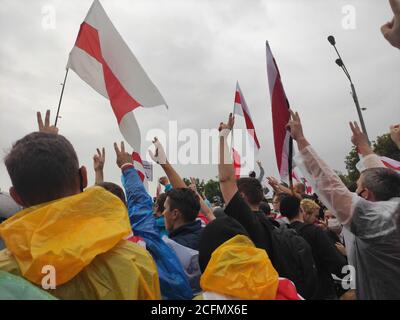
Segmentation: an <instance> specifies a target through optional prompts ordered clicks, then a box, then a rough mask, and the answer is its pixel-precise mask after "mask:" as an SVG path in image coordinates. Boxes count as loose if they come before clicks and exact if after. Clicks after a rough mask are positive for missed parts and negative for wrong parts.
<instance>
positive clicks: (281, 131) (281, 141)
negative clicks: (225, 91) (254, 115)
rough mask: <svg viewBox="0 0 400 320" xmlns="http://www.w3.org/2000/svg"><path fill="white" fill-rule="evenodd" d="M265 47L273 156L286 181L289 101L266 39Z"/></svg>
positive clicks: (290, 151) (289, 143)
mask: <svg viewBox="0 0 400 320" xmlns="http://www.w3.org/2000/svg"><path fill="white" fill-rule="evenodd" d="M266 47H267V73H268V84H269V93H270V96H271V106H272V124H273V130H274V145H275V156H276V162H277V164H278V171H279V175H280V176H281V180H282V181H285V182H288V180H290V179H291V173H290V171H291V170H292V169H291V165H292V157H293V148H292V139H291V137H290V132H289V131H287V130H286V125H287V123H288V122H289V118H290V113H289V102H288V100H287V98H286V94H285V90H284V89H283V85H282V81H281V76H280V73H279V69H278V65H277V64H276V61H275V58H274V56H273V55H272V51H271V48H270V46H269V43H268V41H267V42H266Z"/></svg>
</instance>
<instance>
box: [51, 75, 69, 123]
mask: <svg viewBox="0 0 400 320" xmlns="http://www.w3.org/2000/svg"><path fill="white" fill-rule="evenodd" d="M68 70H69V68H67V70H66V72H65V77H64V82H63V86H62V89H61V95H60V101H59V102H58V108H57V115H56V120H55V123H54V126H55V127H57V120H58V114H59V113H60V107H61V101H62V97H63V95H64V88H65V83H66V82H67V76H68Z"/></svg>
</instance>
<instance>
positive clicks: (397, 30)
mask: <svg viewBox="0 0 400 320" xmlns="http://www.w3.org/2000/svg"><path fill="white" fill-rule="evenodd" d="M389 3H390V6H391V7H392V11H393V14H394V17H393V19H392V21H390V22H387V23H385V24H384V25H383V26H382V27H381V32H382V34H383V36H384V37H385V39H386V40H387V41H389V43H390V44H391V45H392V46H393V47H396V48H399V49H400V0H389Z"/></svg>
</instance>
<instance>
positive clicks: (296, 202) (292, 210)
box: [280, 195, 300, 220]
mask: <svg viewBox="0 0 400 320" xmlns="http://www.w3.org/2000/svg"><path fill="white" fill-rule="evenodd" d="M280 213H281V214H282V215H283V216H285V217H287V218H288V219H289V220H292V219H293V218H295V217H297V216H298V215H299V213H300V199H299V198H297V197H295V196H291V195H287V196H286V197H284V198H283V199H282V200H281V205H280Z"/></svg>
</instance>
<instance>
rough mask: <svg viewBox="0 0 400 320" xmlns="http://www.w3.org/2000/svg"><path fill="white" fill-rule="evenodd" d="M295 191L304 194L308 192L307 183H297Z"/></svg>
mask: <svg viewBox="0 0 400 320" xmlns="http://www.w3.org/2000/svg"><path fill="white" fill-rule="evenodd" d="M293 191H294V192H296V193H298V194H301V195H303V194H305V193H306V185H305V184H304V183H296V184H295V185H294V187H293Z"/></svg>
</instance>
